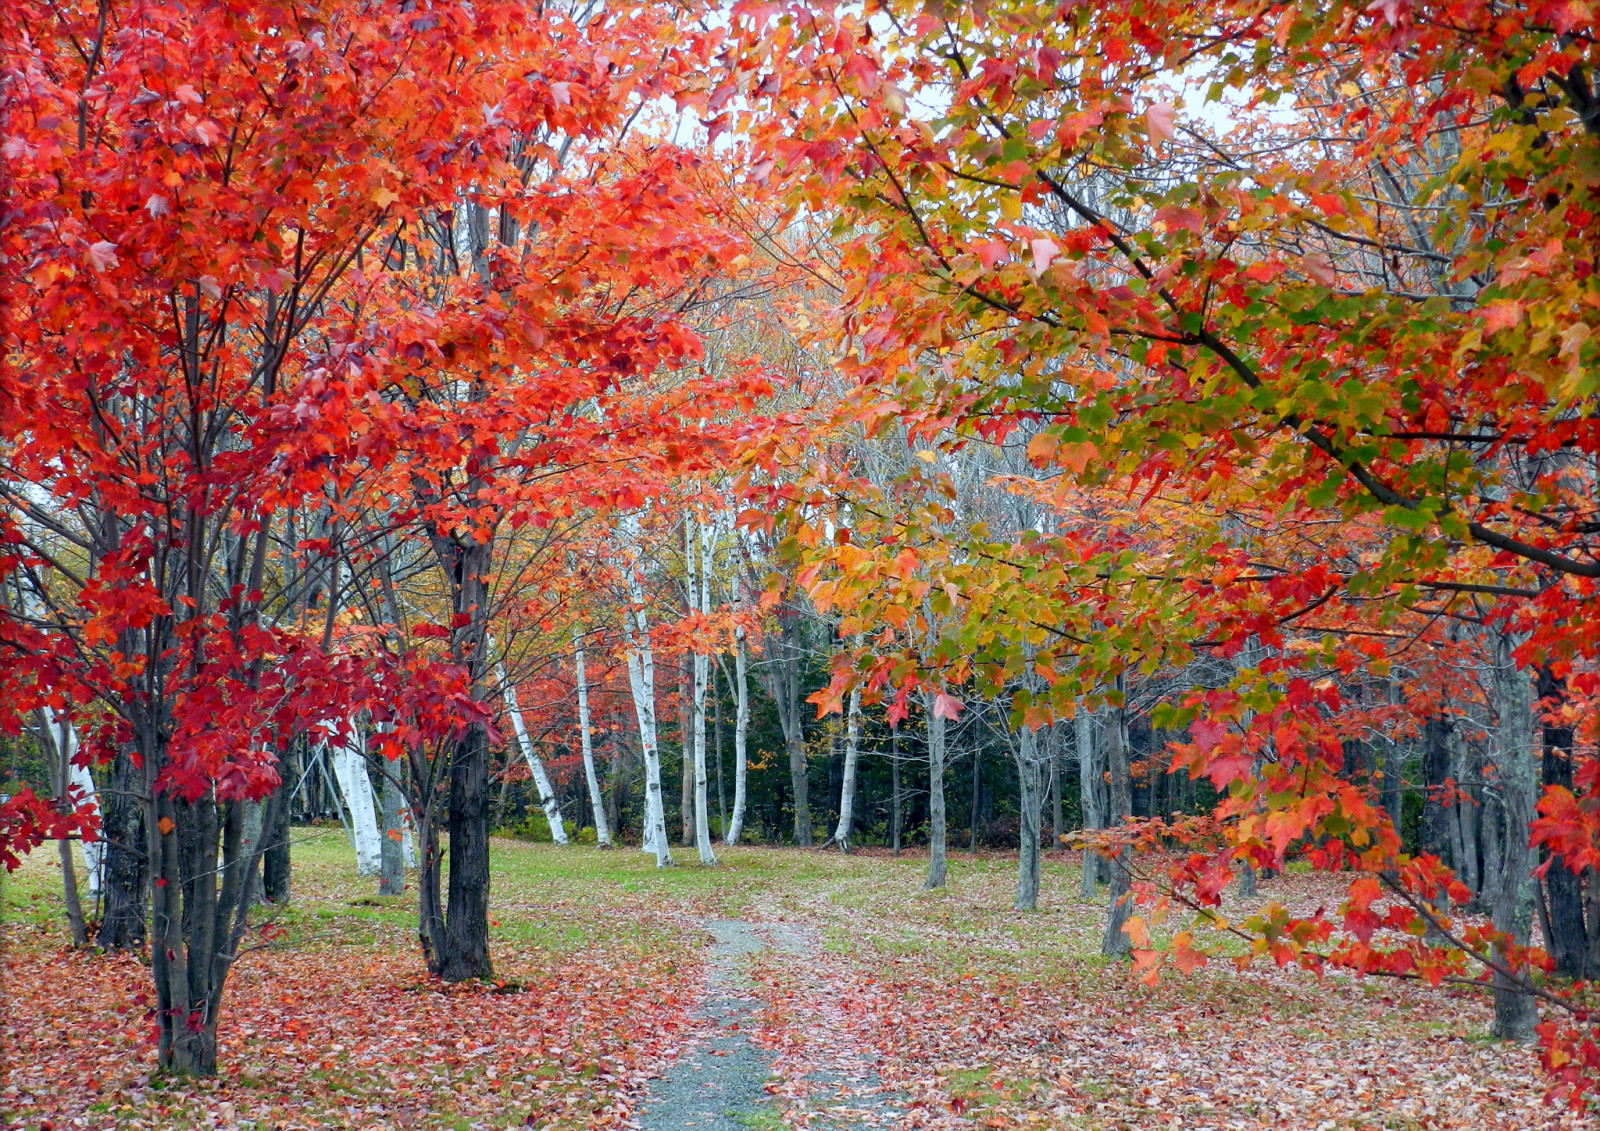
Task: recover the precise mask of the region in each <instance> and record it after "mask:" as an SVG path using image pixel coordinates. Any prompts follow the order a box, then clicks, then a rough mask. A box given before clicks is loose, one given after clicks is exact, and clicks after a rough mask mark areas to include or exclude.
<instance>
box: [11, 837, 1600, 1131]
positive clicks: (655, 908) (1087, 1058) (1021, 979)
mask: <svg viewBox="0 0 1600 1131" xmlns="http://www.w3.org/2000/svg"><path fill="white" fill-rule="evenodd" d="M295 836H296V844H295V850H294V860H295V873H294V901H293V903H292V904H291V905H290V906H289V907H288V908H287V909H283V910H278V911H274V910H273V909H269V908H263V909H262V913H261V919H262V927H261V929H260V930H259V931H255V932H253V934H252V942H251V944H250V947H251V949H249V950H248V952H247V953H245V954H244V955H242V956H241V958H240V960H239V964H238V965H237V967H236V968H235V973H234V975H233V978H232V980H231V981H230V983H229V988H228V992H227V998H226V1001H225V1003H224V1013H223V1021H222V1028H221V1042H222V1050H221V1057H220V1059H221V1063H222V1071H221V1074H220V1076H219V1078H218V1079H216V1080H214V1081H206V1082H198V1083H196V1082H185V1081H177V1080H171V1079H163V1078H162V1077H161V1076H159V1075H156V1074H153V1071H152V1070H153V1068H154V1060H155V1050H154V1047H153V1045H152V1044H151V1042H150V1032H151V1015H150V1012H149V997H148V994H147V977H146V972H145V970H144V968H143V967H142V966H141V965H140V964H139V962H138V961H136V960H134V959H131V958H108V957H104V956H97V955H94V954H89V953H82V952H73V951H72V950H71V949H70V948H68V947H67V946H66V945H65V944H66V941H67V935H66V930H65V923H64V920H63V918H62V916H61V914H60V872H59V865H57V864H56V863H55V854H54V853H53V852H49V851H41V852H38V853H36V854H35V855H34V856H33V857H32V858H30V859H29V860H28V862H27V863H26V864H25V865H24V867H23V868H22V870H21V871H19V872H18V873H17V874H15V875H14V876H12V877H10V878H9V879H7V880H6V881H4V887H3V894H0V901H3V902H0V912H3V922H4V927H3V935H0V949H3V955H0V961H3V966H0V1125H3V1126H4V1127H6V1128H13V1127H22V1128H28V1129H30V1131H35V1129H39V1128H48V1129H50V1131H61V1129H65V1128H111V1127H118V1128H139V1127H144V1128H162V1129H166V1128H212V1127H215V1128H234V1127H237V1128H246V1129H251V1131H265V1129H268V1128H271V1129H275V1131H291V1129H294V1131H299V1129H307V1131H309V1129H312V1128H390V1127H396V1128H413V1127H414V1128H454V1129H461V1131H468V1129H475V1128H498V1127H523V1126H529V1127H547V1128H556V1129H563V1131H564V1129H568V1128H583V1127H624V1128H630V1127H631V1128H641V1129H644V1131H669V1129H670V1131H677V1129H678V1128H680V1127H683V1128H688V1127H693V1128H696V1129H697V1131H707V1129H712V1131H722V1129H725V1128H734V1127H747V1128H757V1129H759V1128H769V1129H771V1128H778V1127H783V1126H804V1127H814V1128H839V1129H844V1128H849V1129H862V1131H867V1129H873V1128H887V1127H905V1128H911V1127H918V1128H957V1127H1021V1128H1035V1127H1037V1128H1071V1129H1080V1128H1081V1129H1099V1128H1104V1129H1113V1128H1130V1129H1131V1128H1138V1129H1141V1131H1143V1129H1159V1131H1168V1129H1171V1131H1177V1129H1180V1128H1183V1129H1187V1128H1196V1129H1200V1128H1206V1129H1210V1128H1216V1129H1224V1128H1226V1129H1243V1128H1259V1127H1275V1128H1308V1129H1316V1131H1358V1129H1367V1128H1372V1129H1377V1128H1384V1129H1391V1128H1393V1129H1419V1131H1420V1129H1425V1128H1426V1129H1433V1128H1472V1129H1480V1128H1495V1129H1501V1128H1504V1129H1514V1128H1577V1127H1581V1126H1588V1125H1589V1124H1588V1123H1587V1122H1586V1121H1585V1120H1584V1119H1583V1118H1582V1117H1579V1116H1576V1115H1573V1114H1571V1113H1568V1112H1564V1111H1562V1110H1559V1109H1554V1108H1551V1107H1547V1106H1546V1105H1545V1104H1544V1103H1543V1102H1542V1084H1541V1081H1540V1075H1539V1068H1538V1064H1537V1062H1536V1059H1535V1057H1534V1054H1533V1053H1532V1052H1531V1051H1530V1050H1528V1049H1525V1048H1520V1047H1513V1046H1506V1045H1502V1044H1498V1043H1494V1042H1491V1041H1488V1040H1487V1039H1486V1038H1485V1032H1486V1030H1487V1028H1488V1020H1489V1010H1488V1007H1487V1005H1486V1003H1485V1002H1484V1001H1483V1000H1482V998H1481V996H1480V995H1478V994H1476V993H1475V992H1471V991H1454V992H1445V991H1434V990H1429V989H1426V988H1423V987H1417V986H1413V985H1408V984H1397V983H1393V982H1377V981H1373V980H1366V981H1362V980H1356V979H1352V978H1347V977H1343V976H1330V977H1328V978H1325V979H1324V980H1322V981H1320V982H1318V981H1317V980H1315V979H1313V978H1312V977H1310V976H1309V975H1304V974H1301V973H1298V972H1294V971H1287V972H1285V971H1277V970H1267V969H1262V968H1260V967H1253V968H1252V969H1250V970H1248V971H1245V972H1239V971H1237V970H1235V969H1234V968H1233V965H1232V964H1231V963H1213V964H1212V965H1210V966H1206V967H1203V968H1201V969H1200V970H1198V971H1197V972H1196V973H1195V974H1194V975H1193V976H1190V977H1184V976H1180V975H1169V976H1167V977H1164V978H1163V979H1162V981H1161V982H1160V983H1159V984H1158V985H1156V986H1154V987H1148V986H1145V985H1144V984H1142V983H1141V982H1139V981H1137V980H1135V979H1134V978H1132V977H1131V976H1130V973H1129V968H1128V966H1127V965H1126V964H1124V963H1112V962H1108V961H1106V960H1104V959H1102V958H1101V957H1100V956H1099V941H1100V934H1101V931H1102V929H1103V924H1104V920H1105V909H1104V905H1103V901H1102V902H1101V903H1098V904H1088V903H1084V902H1081V901H1080V900H1079V898H1078V884H1079V871H1078V864H1077V860H1076V858H1075V857H1074V856H1071V855H1069V854H1054V855H1052V856H1051V857H1050V858H1049V860H1048V862H1047V864H1046V866H1045V876H1044V883H1043V890H1042V894H1041V901H1040V903H1041V910H1039V911H1037V912H1033V913H1026V914H1025V913H1019V912H1016V911H1013V910H1011V909H1010V907H1011V892H1012V885H1013V884H1014V880H1015V870H1016V858H1015V855H1014V854H1013V855H1011V856H1009V857H1008V856H1006V855H1005V854H995V855H983V856H978V857H973V856H969V855H967V854H965V853H957V854H955V855H954V856H953V857H952V866H951V873H950V883H949V885H948V887H947V888H945V889H944V890H942V891H938V892H925V891H923V890H921V880H922V873H923V870H924V868H925V866H926V858H925V856H924V857H923V858H922V859H918V858H917V856H916V854H913V853H907V854H906V855H904V856H902V857H900V858H899V859H895V858H892V857H890V856H888V855H887V854H885V853H883V852H881V851H872V852H857V853H854V854H852V855H850V856H841V855H839V854H838V853H836V852H828V853H822V852H810V851H799V850H785V849H767V848H742V847H741V848H738V849H734V850H731V851H730V850H723V851H722V852H721V855H722V857H723V861H724V863H723V865H722V866H721V867H719V868H714V869H704V868H700V867H698V866H696V865H694V864H686V865H681V866H679V867H677V868H674V869H670V870H667V871H664V872H657V871H656V870H655V869H654V867H653V866H652V862H651V860H650V859H649V858H647V857H645V856H644V855H642V854H641V853H639V852H637V851H633V850H621V851H609V852H608V851H601V850H598V849H594V848H582V847H573V848H568V849H557V848H555V847H553V846H550V845H533V844H523V843H518V842H512V841H501V840H497V841H495V842H494V855H493V880H492V883H493V889H492V898H493V902H492V909H493V929H492V937H493V948H494V958H495V966H496V971H497V974H498V976H499V977H500V978H501V979H503V982H502V983H501V984H498V985H493V986H474V987H471V988H460V987H444V986H441V985H440V984H438V983H436V982H432V981H430V980H429V979H428V978H427V976H426V973H425V971H424V969H423V967H422V964H421V960H420V955H419V952H418V950H417V946H416V941H415V931H416V920H415V908H414V904H413V901H412V900H411V899H409V898H408V897H396V898H394V899H388V900H385V899H379V898H377V897H376V896H374V895H372V894H371V893H372V892H373V891H375V889H376V881H374V880H370V879H363V878H360V877H357V876H356V875H355V869H354V861H353V858H352V854H351V852H350V850H349V847H348V844H347V843H346V842H345V840H344V837H343V833H342V832H341V831H340V830H338V829H332V830H327V829H309V828H308V829H296V830H295ZM679 855H680V857H683V856H685V855H686V856H687V857H688V858H689V859H693V854H692V852H690V853H687V854H684V853H680V854H679ZM1261 894H1262V898H1263V899H1265V898H1271V897H1276V898H1279V899H1283V900H1285V901H1286V902H1291V903H1294V904H1299V905H1310V906H1311V907H1315V906H1316V905H1317V904H1319V903H1326V904H1327V905H1328V906H1330V907H1332V906H1334V905H1335V903H1336V901H1337V898H1338V897H1337V892H1336V890H1335V886H1334V883H1333V881H1331V880H1329V879H1326V878H1320V877H1311V876H1305V875H1287V876H1283V877H1280V878H1278V879H1275V880H1272V881H1268V882H1265V883H1263V884H1262V893H1261ZM1235 910H1238V909H1235Z"/></svg>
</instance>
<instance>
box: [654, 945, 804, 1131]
mask: <svg viewBox="0 0 1600 1131" xmlns="http://www.w3.org/2000/svg"><path fill="white" fill-rule="evenodd" d="M705 926H706V929H707V930H709V931H710V932H711V935H712V937H713V938H715V939H716V943H715V945H714V946H712V948H711V960H710V976H709V981H710V989H709V992H708V993H707V995H706V1000H705V1003H704V1004H703V1005H702V1006H701V1007H700V1017H701V1018H702V1019H703V1020H704V1021H706V1022H708V1023H709V1026H710V1028H711V1032H710V1035H708V1036H707V1037H706V1038H705V1039H704V1040H702V1041H700V1042H698V1043H696V1044H694V1045H693V1046H691V1047H690V1048H688V1049H686V1050H685V1051H684V1053H683V1055H682V1056H680V1057H679V1058H678V1060H677V1062H676V1063H675V1064H674V1065H673V1066H672V1068H671V1069H670V1070H668V1072H667V1074H666V1075H665V1076H663V1077H662V1078H661V1079H659V1080H657V1081H655V1083H654V1084H652V1085H651V1088H650V1092H649V1094H648V1095H647V1096H646V1097H645V1101H644V1104H643V1106H642V1107H641V1109H640V1112H639V1116H638V1119H639V1126H640V1127H641V1128H643V1129H644V1131H679V1128H685V1127H692V1128H695V1129H696V1131H749V1129H750V1128H752V1127H763V1126H768V1125H776V1117H777V1112H776V1110H775V1109H774V1108H772V1107H770V1106H766V1105H765V1104H763V1101H764V1100H765V1099H766V1098H767V1095H766V1088H765V1087H764V1085H765V1082H766V1079H767V1071H768V1068H769V1067H770V1065H771V1063H772V1057H771V1056H770V1055H769V1054H767V1053H766V1052H763V1051H762V1050H761V1049H758V1048H756V1047H755V1046H754V1045H753V1044H751V1043H750V1039H749V1038H750V1037H751V1036H754V1035H755V1031H756V1030H755V1014H756V1012H757V1011H758V1010H759V1009H760V1008H761V1002H760V1001H759V1000H757V999H756V997H755V996H754V995H753V994H752V993H751V989H750V978H749V975H748V974H747V973H746V971H745V963H744V959H745V957H746V956H747V955H751V954H754V953H756V952H757V951H759V950H760V949H761V948H762V945H763V944H762V941H761V938H760V936H759V935H758V934H757V933H756V927H755V925H754V924H751V923H745V922H742V921H740V920H737V919H714V920H711V921H710V922H708V923H706V924H705Z"/></svg>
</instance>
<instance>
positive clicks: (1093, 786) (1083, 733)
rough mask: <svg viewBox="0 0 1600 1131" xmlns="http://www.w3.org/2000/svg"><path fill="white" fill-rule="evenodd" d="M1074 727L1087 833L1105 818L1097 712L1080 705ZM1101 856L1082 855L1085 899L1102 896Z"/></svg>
mask: <svg viewBox="0 0 1600 1131" xmlns="http://www.w3.org/2000/svg"><path fill="white" fill-rule="evenodd" d="M1073 727H1074V730H1075V732H1076V738H1077V742H1078V798H1079V806H1080V808H1082V810H1083V827H1084V829H1085V830H1091V829H1098V828H1101V827H1102V822H1103V821H1104V819H1105V818H1104V817H1103V815H1102V814H1101V812H1100V751H1099V749H1098V747H1097V744H1096V742H1095V729H1096V728H1095V725H1094V712H1093V711H1091V710H1089V708H1088V707H1086V706H1083V705H1081V704H1080V705H1079V707H1078V712H1077V714H1076V715H1074V716H1073ZM1100 872H1101V868H1100V857H1099V855H1097V854H1096V853H1094V852H1092V851H1090V850H1088V849H1085V850H1084V853H1083V889H1082V890H1083V898H1084V899H1095V898H1097V897H1098V896H1099V894H1100V888H1099V880H1100Z"/></svg>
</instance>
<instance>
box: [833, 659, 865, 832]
mask: <svg viewBox="0 0 1600 1131" xmlns="http://www.w3.org/2000/svg"><path fill="white" fill-rule="evenodd" d="M860 748H861V689H860V688H859V687H857V688H854V689H853V690H851V692H850V708H849V713H848V714H847V715H846V716H845V726H844V783H843V785H842V786H841V787H840V790H839V825H838V827H837V828H836V829H834V831H833V843H834V844H836V845H838V846H839V848H840V849H841V850H843V851H845V852H849V851H850V831H851V828H852V827H853V826H854V824H855V815H856V761H857V759H858V757H859V751H860Z"/></svg>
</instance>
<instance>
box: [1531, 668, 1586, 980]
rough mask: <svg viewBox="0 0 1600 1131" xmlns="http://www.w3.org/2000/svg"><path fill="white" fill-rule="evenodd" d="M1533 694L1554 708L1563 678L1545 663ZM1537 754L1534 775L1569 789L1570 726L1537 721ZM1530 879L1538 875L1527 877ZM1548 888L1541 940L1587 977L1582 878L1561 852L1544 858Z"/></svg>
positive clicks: (1562, 967) (1570, 973)
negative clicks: (1544, 932) (1545, 926)
mask: <svg viewBox="0 0 1600 1131" xmlns="http://www.w3.org/2000/svg"><path fill="white" fill-rule="evenodd" d="M1538 679H1539V688H1538V694H1539V698H1540V700H1541V701H1544V709H1545V711H1546V712H1549V713H1554V712H1556V711H1559V710H1560V708H1561V706H1562V705H1563V703H1564V702H1565V700H1566V681H1565V680H1563V679H1561V678H1559V677H1557V676H1556V675H1555V673H1554V672H1552V671H1551V670H1550V668H1549V667H1548V666H1545V667H1541V668H1540V669H1539V673H1538ZM1540 737H1541V740H1542V742H1541V746H1542V756H1541V759H1540V777H1541V780H1542V782H1543V784H1544V786H1545V788H1547V789H1548V788H1549V787H1551V786H1561V787H1562V788H1564V789H1568V790H1570V789H1572V728H1571V727H1568V726H1562V725H1561V724H1560V723H1559V722H1552V721H1549V720H1548V718H1547V719H1546V720H1545V721H1543V722H1542V723H1541V725H1540ZM1533 882H1534V883H1535V884H1537V883H1538V880H1537V879H1535V880H1534V881H1533ZM1545 886H1546V888H1547V889H1548V891H1549V897H1548V899H1547V901H1546V902H1547V905H1548V915H1547V918H1548V920H1549V924H1548V934H1549V937H1548V938H1547V939H1546V941H1545V945H1546V947H1547V948H1548V950H1549V951H1550V957H1551V958H1552V959H1554V960H1555V964H1556V969H1557V970H1559V971H1560V972H1561V973H1563V974H1565V975H1566V976H1567V977H1569V978H1574V979H1577V978H1589V977H1592V976H1593V975H1592V974H1591V973H1590V970H1589V939H1588V933H1587V931H1586V930H1585V927H1584V922H1583V880H1582V878H1581V877H1580V876H1579V875H1578V874H1577V873H1575V872H1573V871H1572V870H1570V869H1569V868H1568V867H1567V865H1566V861H1565V860H1564V859H1562V858H1561V857H1559V856H1558V857H1557V858H1556V859H1554V860H1551V861H1549V868H1548V869H1547V870H1546V872H1545Z"/></svg>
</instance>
